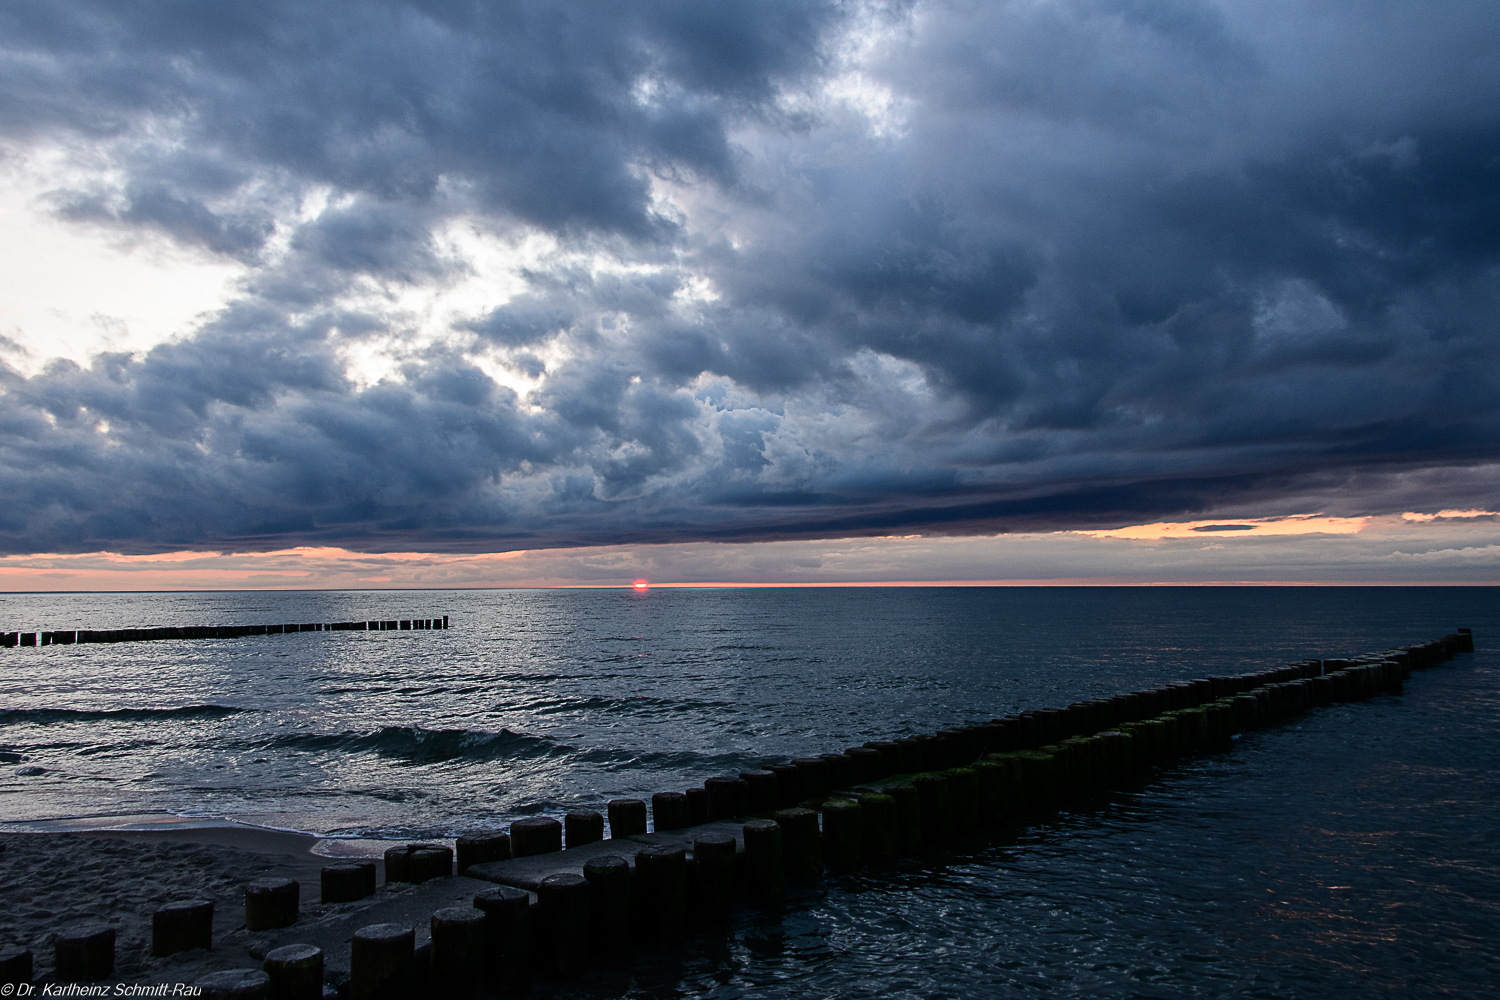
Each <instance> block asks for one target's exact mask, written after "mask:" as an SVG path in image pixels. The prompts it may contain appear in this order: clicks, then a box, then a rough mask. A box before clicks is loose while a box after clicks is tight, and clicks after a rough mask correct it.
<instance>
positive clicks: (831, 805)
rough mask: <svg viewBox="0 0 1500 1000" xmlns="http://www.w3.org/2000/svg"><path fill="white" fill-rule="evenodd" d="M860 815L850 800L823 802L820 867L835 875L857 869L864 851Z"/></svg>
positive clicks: (861, 815) (855, 805)
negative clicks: (829, 869)
mask: <svg viewBox="0 0 1500 1000" xmlns="http://www.w3.org/2000/svg"><path fill="white" fill-rule="evenodd" d="M864 837H865V832H864V823H863V812H862V810H861V809H860V805H859V803H858V802H855V801H854V800H853V799H844V798H830V799H827V800H825V801H824V802H823V863H824V864H826V865H827V866H828V867H829V868H832V869H835V870H836V871H849V870H851V869H854V868H858V867H859V864H860V861H861V860H862V857H863V849H864Z"/></svg>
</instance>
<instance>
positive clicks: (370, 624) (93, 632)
mask: <svg viewBox="0 0 1500 1000" xmlns="http://www.w3.org/2000/svg"><path fill="white" fill-rule="evenodd" d="M447 627H448V616H447V615H443V616H442V617H441V618H392V619H390V620H377V621H363V622H302V623H297V624H281V625H164V626H159V627H154V628H106V629H65V630H53V631H43V632H0V648H4V649H14V648H16V647H18V646H72V645H74V644H77V643H111V642H152V641H156V640H161V639H238V638H240V637H242V636H247V635H290V634H292V633H294V632H396V631H401V632H407V631H425V630H428V629H445V628H447Z"/></svg>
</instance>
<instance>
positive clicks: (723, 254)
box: [0, 0, 1500, 551]
mask: <svg viewBox="0 0 1500 1000" xmlns="http://www.w3.org/2000/svg"><path fill="white" fill-rule="evenodd" d="M1497 37H1500V13H1496V12H1495V10H1494V8H1493V5H1492V4H1487V3H1466V2H1460V0H1443V2H1438V3H1434V4H1426V5H1421V6H1420V7H1418V6H1416V5H1406V4H1386V3H1375V4H1362V5H1349V4H1336V3H1319V2H1315V0H1297V2H1293V0H1259V2H1256V3H1248V2H1244V3H1239V2H1227V0H1226V2H1222V3H1211V2H1207V0H1154V2H1145V0H1113V2H1103V3H1101V2H1097V0H1094V2H1087V3H1085V2H1082V0H1054V2H1032V3H989V4H969V3H957V2H954V3H919V4H912V5H906V4H889V5H880V4H866V5H860V4H851V3H840V4H826V5H825V4H817V3H806V2H797V3H763V4H737V3H724V4H716V3H700V4H678V3H666V2H663V3H634V4H598V5H591V4H586V3H567V4H550V3H508V4H500V3H456V2H455V3H439V2H432V3H394V2H392V3H359V4H317V3H299V4H276V3H267V4H259V5H253V6H245V5H216V4H202V3H187V2H183V3H154V4H153V3H135V4H120V3H95V4H90V3H77V4H69V5H56V4H26V3H16V4H9V5H7V6H6V7H5V9H4V10H3V11H0V39H3V41H0V141H3V142H4V144H5V148H6V149H7V150H9V151H10V152H11V153H12V154H13V155H16V156H24V155H25V153H26V151H28V150H31V149H64V150H68V151H70V153H69V158H68V159H67V162H68V163H70V164H72V167H71V169H69V170H67V171H64V175H63V176H61V177H60V178H59V182H58V184H57V186H56V189H55V190H54V191H53V192H52V194H51V195H50V196H49V197H48V199H47V202H46V204H47V205H49V206H50V209H51V211H53V212H54V213H55V214H56V215H57V217H58V218H59V220H60V222H66V223H67V224H71V225H93V226H103V227H107V228H109V229H110V230H111V231H114V232H125V233H127V234H130V233H138V234H140V235H141V236H142V237H143V238H145V237H148V236H150V237H153V238H162V239H169V240H171V241H173V242H175V243H177V244H179V245H181V246H184V247H188V248H194V249H196V250H198V251H200V252H203V253H206V254H210V255H218V256H222V257H225V258H229V259H233V260H236V261H239V262H241V263H242V264H244V265H245V266H246V267H247V269H248V270H247V273H246V276H245V277H244V279H243V280H242V282H241V285H240V288H239V291H238V293H237V294H236V296H235V298H234V299H233V301H231V302H230V303H229V304H228V305H227V306H226V307H225V308H224V309H223V310H221V311H220V312H219V313H218V314H216V315H215V316H213V317H212V318H210V319H208V320H206V321H205V322H204V323H203V324H202V325H201V326H200V327H199V328H198V329H197V330H196V331H195V332H194V333H193V334H192V335H191V336H188V337H186V338H184V339H181V340H178V341H174V342H170V343H164V344H161V345H159V346H158V347H156V348H155V349H153V350H152V351H150V352H146V353H143V354H140V355H136V356H119V355H103V356H100V357H98V358H97V359H95V360H94V362H93V363H92V364H91V365H90V366H87V367H80V366H78V365H73V364H71V363H66V362H57V363H54V364H53V365H51V366H50V367H49V368H48V369H47V370H45V371H43V372H41V373H40V374H37V375H35V376H32V377H30V378H24V377H22V376H20V375H18V374H16V373H14V372H10V371H7V372H6V373H5V375H4V382H3V388H4V395H3V396H0V433H3V439H0V476H3V480H0V483H3V491H4V495H5V497H6V500H7V503H6V504H5V505H4V511H5V513H4V514H3V516H0V533H3V536H4V539H5V541H4V543H3V544H4V547H5V548H7V549H9V550H12V551H16V550H21V551H37V550H43V549H51V550H86V549H92V548H99V547H111V548H122V549H132V550H133V549H149V548H158V547H178V546H194V545H211V546H228V545H235V546H240V545H244V546H279V545H285V544H289V543H298V542H329V543H340V544H348V545H351V546H355V547H367V548H442V547H452V548H487V547H510V546H522V545H525V546H531V545H568V544H586V543H595V542H620V541H666V540H674V539H682V538H726V539H727V538H735V539H754V538H771V537H792V536H799V535H800V536H817V535H837V534H862V533H886V532H892V533H899V532H909V531H951V532H973V531H993V530H996V529H997V528H1006V527H1017V528H1022V527H1024V528H1050V527H1074V526H1090V527H1092V526H1102V525H1108V524H1118V523H1122V522H1137V521H1147V520H1158V519H1163V518H1170V517H1181V516H1192V517H1199V516H1211V517H1214V518H1221V519H1225V520H1226V522H1228V521H1231V520H1233V519H1236V518H1249V517H1256V516H1266V515H1277V514H1288V513H1298V512H1305V511H1310V510H1324V511H1327V512H1329V513H1333V514H1362V513H1378V512H1385V511H1390V510H1397V509H1412V508H1416V509H1431V510H1436V509H1438V508H1440V507H1455V506H1471V505H1479V506H1484V505H1486V504H1488V503H1490V502H1491V500H1492V498H1493V495H1494V490H1495V487H1496V482H1495V478H1496V473H1495V468H1496V467H1497V466H1496V463H1497V461H1500V455H1497V451H1500V448H1497V444H1500V417H1497V401H1500V385H1497V378H1500V376H1496V374H1495V372H1497V371H1500V357H1497V354H1500V350H1497V335H1496V331H1495V317H1496V316H1497V315H1500V127H1497V126H1500V110H1497V109H1500V66H1497V64H1496V58H1495V56H1494V52H1495V51H1497V47H1496V45H1495V42H1496V40H1497ZM849 95H853V97H852V98H850V96H849ZM101 165H104V166H107V168H108V169H100V166H101ZM454 226H460V227H464V226H474V227H477V228H478V229H481V230H483V231H485V232H490V233H511V234H521V233H524V232H539V233H543V234H546V235H548V236H550V237H551V238H552V239H553V240H554V242H555V245H556V247H557V250H556V252H555V253H552V254H550V255H547V254H544V255H543V256H542V258H541V259H540V260H539V262H533V263H532V264H528V265H527V267H528V269H527V270H525V271H523V272H522V274H521V277H522V279H523V282H524V286H525V287H524V288H522V289H521V290H520V291H519V292H518V293H517V294H514V295H511V296H509V297H508V299H507V300H505V301H504V304H502V305H499V306H495V307H491V308H487V309H485V310H483V311H481V312H480V313H478V314H476V315H472V316H470V317H467V318H465V319H462V320H460V321H459V322H457V323H456V325H455V327H454V329H452V330H450V331H447V333H446V335H445V336H444V337H440V338H437V339H433V338H432V337H430V336H424V335H419V334H417V333H414V332H413V330H412V328H411V323H412V321H411V319H410V318H409V317H408V316H406V315H405V314H404V313H403V312H402V307H400V306H398V305H396V304H394V303H396V301H397V298H398V297H399V295H400V294H401V293H402V291H403V290H432V289H442V288H445V287H449V286H451V285H452V284H453V283H455V282H459V281H461V280H463V279H464V278H465V277H466V276H468V275H471V274H472V273H474V271H473V268H474V265H473V263H472V262H471V261H469V260H468V259H466V258H465V257H464V255H463V253H462V252H461V251H459V250H457V249H455V248H454V247H453V246H452V245H450V244H449V243H448V242H445V236H444V233H445V232H448V231H450V230H451V229H452V227H454ZM372 296H373V297H372ZM382 302H383V303H385V304H384V305H382V304H381V303H382ZM372 303H373V304H372ZM377 343H379V344H385V345H386V346H387V347H389V345H390V344H392V343H394V344H396V345H397V348H396V349H395V353H396V356H397V358H398V360H397V362H396V363H395V367H394V369H393V370H392V372H391V374H390V375H389V376H388V377H386V378H384V379H383V380H380V381H377V382H375V383H374V384H368V383H366V382H362V381H360V380H359V379H358V377H357V375H356V374H353V373H352V372H351V369H350V368H349V358H350V357H351V356H352V355H351V353H350V352H353V353H354V354H357V353H358V352H359V351H360V350H362V349H365V348H368V347H369V346H370V345H373V344H377ZM496 364H500V365H502V366H504V367H508V368H509V369H510V370H511V371H514V372H518V373H521V374H523V375H524V376H526V377H527V378H529V379H533V380H537V381H536V384H535V386H534V388H529V389H525V390H523V391H521V392H519V393H518V391H517V390H516V389H513V388H510V387H507V386H506V385H502V384H501V383H500V382H498V381H496V379H495V378H493V377H492V375H491V374H487V372H489V373H493V372H495V370H496V369H495V367H494V366H495V365H496Z"/></svg>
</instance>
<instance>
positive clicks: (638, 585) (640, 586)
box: [631, 580, 651, 590]
mask: <svg viewBox="0 0 1500 1000" xmlns="http://www.w3.org/2000/svg"><path fill="white" fill-rule="evenodd" d="M631 586H632V587H634V588H635V589H636V590H650V589H651V584H649V583H647V582H646V581H645V580H637V581H635V583H632V584H631Z"/></svg>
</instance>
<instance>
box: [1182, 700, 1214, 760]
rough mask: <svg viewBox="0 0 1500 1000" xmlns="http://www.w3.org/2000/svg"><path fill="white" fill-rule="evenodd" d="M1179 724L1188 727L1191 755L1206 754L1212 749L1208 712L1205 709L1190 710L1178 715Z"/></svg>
mask: <svg viewBox="0 0 1500 1000" xmlns="http://www.w3.org/2000/svg"><path fill="white" fill-rule="evenodd" d="M1177 719H1178V724H1179V725H1185V726H1186V727H1187V745H1188V752H1189V753H1206V752H1208V750H1209V749H1210V747H1209V740H1208V712H1207V711H1206V710H1205V709H1203V708H1196V707H1195V708H1189V709H1184V710H1183V711H1181V712H1179V713H1178V714H1177Z"/></svg>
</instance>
